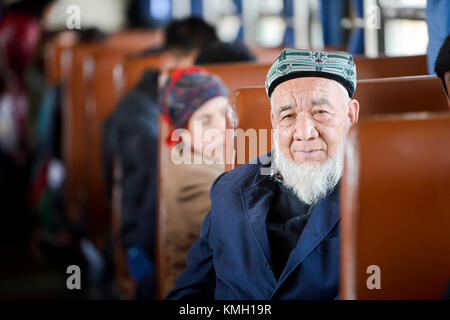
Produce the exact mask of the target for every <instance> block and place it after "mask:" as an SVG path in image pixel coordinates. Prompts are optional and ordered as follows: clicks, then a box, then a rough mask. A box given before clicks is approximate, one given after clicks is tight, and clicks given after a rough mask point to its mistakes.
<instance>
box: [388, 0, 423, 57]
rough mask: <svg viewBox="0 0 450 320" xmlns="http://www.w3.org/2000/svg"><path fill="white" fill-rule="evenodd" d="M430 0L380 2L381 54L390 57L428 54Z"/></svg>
mask: <svg viewBox="0 0 450 320" xmlns="http://www.w3.org/2000/svg"><path fill="white" fill-rule="evenodd" d="M426 4H427V2H426V0H408V1H406V0H394V1H386V0H384V1H380V6H381V29H380V34H379V39H380V40H381V43H380V53H383V51H384V53H385V54H386V55H388V56H398V55H415V54H425V53H426V49H427V44H428V29H427V23H426V21H425V7H426Z"/></svg>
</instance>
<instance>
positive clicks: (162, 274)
mask: <svg viewBox="0 0 450 320" xmlns="http://www.w3.org/2000/svg"><path fill="white" fill-rule="evenodd" d="M169 132H170V127H169V125H168V124H167V122H165V121H163V119H162V117H161V118H160V121H159V141H158V157H159V159H158V174H159V177H158V204H157V216H156V250H155V252H156V275H157V282H156V284H157V298H158V299H160V300H162V299H164V298H165V294H166V292H167V288H166V284H167V280H166V279H167V276H168V273H167V268H168V260H167V259H168V255H167V205H166V195H165V193H164V190H165V188H164V183H165V182H166V180H165V179H164V177H166V176H167V172H168V165H167V164H168V161H170V155H169V147H168V146H167V144H166V140H165V138H166V137H167V135H168V134H169Z"/></svg>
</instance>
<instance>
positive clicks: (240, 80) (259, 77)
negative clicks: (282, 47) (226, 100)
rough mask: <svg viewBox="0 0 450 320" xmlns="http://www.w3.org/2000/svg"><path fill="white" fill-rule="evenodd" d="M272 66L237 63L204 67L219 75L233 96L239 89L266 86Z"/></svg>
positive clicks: (267, 64)
mask: <svg viewBox="0 0 450 320" xmlns="http://www.w3.org/2000/svg"><path fill="white" fill-rule="evenodd" d="M270 65H271V64H269V63H256V62H236V63H221V64H208V65H204V66H203V67H205V68H206V69H207V70H208V71H209V72H211V73H213V74H216V75H218V76H219V77H220V78H221V79H222V80H223V82H224V83H225V85H226V86H227V88H228V90H229V92H230V95H232V94H233V92H234V91H236V90H237V89H239V88H243V87H251V86H261V85H264V81H265V79H266V76H267V72H268V71H269V68H270Z"/></svg>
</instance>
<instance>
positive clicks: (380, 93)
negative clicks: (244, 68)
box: [226, 76, 448, 170]
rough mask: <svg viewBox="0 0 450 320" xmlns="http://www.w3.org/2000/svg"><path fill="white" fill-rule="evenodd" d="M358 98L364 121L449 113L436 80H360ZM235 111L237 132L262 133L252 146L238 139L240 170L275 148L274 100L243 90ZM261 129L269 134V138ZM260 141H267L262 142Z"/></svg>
mask: <svg viewBox="0 0 450 320" xmlns="http://www.w3.org/2000/svg"><path fill="white" fill-rule="evenodd" d="M355 98H356V99H357V100H358V101H359V102H360V119H364V118H365V117H367V116H370V115H374V114H384V113H402V112H416V111H446V110H448V106H447V101H446V98H445V93H444V91H443V89H442V84H441V83H440V81H439V79H438V78H436V77H433V76H414V77H400V78H387V79H371V80H360V81H358V84H357V89H356V93H355ZM233 108H234V112H235V115H236V117H237V119H238V121H237V125H236V126H235V127H234V129H242V130H243V131H244V132H245V131H246V130H248V129H253V130H257V133H258V134H257V136H256V138H254V139H253V140H254V141H255V142H254V143H249V138H247V139H246V140H245V143H244V142H242V143H239V139H235V150H236V157H235V163H234V164H235V166H239V165H241V164H243V163H245V162H248V161H249V160H250V159H253V158H254V157H256V156H257V155H260V154H263V153H264V152H265V151H264V150H265V149H264V147H265V146H270V145H271V140H270V137H271V135H270V128H271V127H272V124H271V121H270V100H269V98H268V97H267V94H266V92H265V89H264V87H253V88H241V89H238V90H237V91H236V92H235V94H234V102H233ZM259 129H264V130H266V131H267V132H268V134H267V138H266V137H265V135H264V131H262V132H261V131H259ZM239 134H240V133H239ZM250 134H251V133H250V132H249V133H248V136H250ZM260 134H261V135H260ZM260 137H261V138H262V139H264V140H263V141H259V140H260ZM241 141H242V140H241ZM255 146H258V148H256V147H255ZM261 146H263V148H262V149H261V150H262V151H261V152H260V151H259V149H260V148H261ZM232 168H233V164H229V163H228V164H227V166H226V170H230V169H232Z"/></svg>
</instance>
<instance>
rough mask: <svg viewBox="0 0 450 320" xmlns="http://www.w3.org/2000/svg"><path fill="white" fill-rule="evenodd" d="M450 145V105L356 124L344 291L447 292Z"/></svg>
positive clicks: (361, 294)
mask: <svg viewBox="0 0 450 320" xmlns="http://www.w3.org/2000/svg"><path fill="white" fill-rule="evenodd" d="M449 150H450V113H448V112H447V113H435V114H431V113H419V114H404V115H395V116H384V117H378V118H371V119H367V120H362V121H361V122H360V123H359V125H357V126H356V127H354V128H353V129H352V130H351V132H350V135H349V138H348V141H347V147H346V157H345V170H344V171H345V173H344V176H343V178H342V181H341V237H342V239H341V262H340V263H341V278H340V280H341V288H340V290H341V291H340V297H341V298H342V299H442V297H443V294H444V290H445V288H446V286H447V284H449V281H450V237H449V230H450V202H449V196H450V152H449ZM377 268H379V269H377ZM378 276H379V277H378ZM370 277H372V278H370ZM377 278H378V280H379V282H378V283H377V282H376V280H377ZM377 284H378V285H379V286H377ZM370 288H372V289H370ZM378 288H379V289H378Z"/></svg>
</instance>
